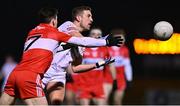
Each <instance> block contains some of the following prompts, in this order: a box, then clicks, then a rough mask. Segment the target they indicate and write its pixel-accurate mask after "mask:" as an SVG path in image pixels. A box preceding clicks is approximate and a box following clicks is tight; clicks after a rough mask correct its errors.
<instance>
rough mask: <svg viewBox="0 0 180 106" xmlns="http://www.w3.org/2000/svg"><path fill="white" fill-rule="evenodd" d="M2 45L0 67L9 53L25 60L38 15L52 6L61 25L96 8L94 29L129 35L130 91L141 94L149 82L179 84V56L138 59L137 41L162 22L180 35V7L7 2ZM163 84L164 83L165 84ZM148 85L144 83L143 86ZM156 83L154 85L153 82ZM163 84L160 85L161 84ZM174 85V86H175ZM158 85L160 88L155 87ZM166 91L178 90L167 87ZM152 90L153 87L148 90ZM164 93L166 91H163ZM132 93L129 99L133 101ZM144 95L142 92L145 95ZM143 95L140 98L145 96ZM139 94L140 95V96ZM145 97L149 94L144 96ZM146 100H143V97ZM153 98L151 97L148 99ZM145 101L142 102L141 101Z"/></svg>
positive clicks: (148, 1) (102, 0)
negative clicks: (79, 11)
mask: <svg viewBox="0 0 180 106" xmlns="http://www.w3.org/2000/svg"><path fill="white" fill-rule="evenodd" d="M1 5H2V6H1V8H2V9H1V11H2V12H1V18H2V20H1V23H2V24H1V26H2V28H1V31H2V35H1V41H0V65H2V63H3V61H4V56H5V55H6V54H7V53H12V54H13V55H14V56H15V57H16V60H17V61H19V60H20V58H21V54H22V50H23V44H24V41H25V38H26V36H27V33H28V31H29V30H30V29H32V28H33V27H34V26H36V25H37V24H38V23H37V11H38V10H39V9H40V8H41V7H45V6H49V7H55V8H58V9H59V13H60V14H59V19H60V20H59V24H61V23H63V22H64V21H66V20H71V10H72V9H73V8H74V7H76V6H81V5H88V6H90V7H92V9H93V11H92V13H93V18H94V23H93V24H94V25H95V26H100V27H101V28H102V29H103V31H104V35H106V34H108V32H109V31H110V30H111V29H112V28H115V27H121V28H124V29H125V30H126V32H127V42H126V43H127V46H128V47H129V50H130V57H131V63H132V66H133V74H134V81H133V85H134V86H135V87H136V88H135V87H134V88H133V87H131V89H130V90H132V89H133V90H134V91H135V92H137V90H139V88H141V89H143V90H145V89H146V87H144V86H142V85H143V84H144V85H146V80H148V81H149V80H150V82H151V85H152V86H154V88H155V87H159V86H161V84H162V82H164V80H167V81H169V83H173V82H174V81H176V82H177V84H178V83H179V78H180V77H179V76H180V62H179V61H180V56H179V55H178V54H177V55H137V54H136V53H135V52H134V48H133V40H134V39H135V38H145V39H149V38H152V37H153V26H154V25H155V23H156V22H158V21H162V20H164V21H168V22H170V23H171V24H172V25H173V27H174V32H177V33H178V32H180V13H179V10H180V6H179V4H178V1H173V0H168V1H165V0H4V1H1ZM162 80H163V81H162ZM143 81H144V82H143ZM153 81H154V82H153ZM158 81H159V83H158ZM171 81H172V82H171ZM155 83H157V84H156V85H153V84H155ZM164 86H165V87H164V88H167V87H170V88H172V89H174V88H177V86H175V87H173V85H170V84H167V85H166V84H165V85H164ZM147 88H149V87H147ZM161 89H163V87H162V88H161ZM133 90H132V91H131V92H132V93H131V94H127V95H130V97H129V96H128V97H129V98H131V97H132V98H133V96H136V94H134V95H132V94H133V93H134V91H133ZM143 90H141V91H143ZM141 93H142V92H141ZM141 93H140V94H141ZM140 94H139V95H140ZM142 95H145V93H142ZM141 97H142V96H141ZM148 97H149V96H148ZM141 99H142V98H141ZM135 100H136V99H134V101H133V99H125V103H137V104H138V103H149V102H145V97H144V99H142V101H141V100H137V101H135Z"/></svg>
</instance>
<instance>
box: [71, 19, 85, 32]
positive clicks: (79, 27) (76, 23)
mask: <svg viewBox="0 0 180 106" xmlns="http://www.w3.org/2000/svg"><path fill="white" fill-rule="evenodd" d="M73 23H74V25H76V28H77V30H78V31H79V32H82V31H83V28H82V27H81V26H80V23H79V22H77V21H74V22H73Z"/></svg>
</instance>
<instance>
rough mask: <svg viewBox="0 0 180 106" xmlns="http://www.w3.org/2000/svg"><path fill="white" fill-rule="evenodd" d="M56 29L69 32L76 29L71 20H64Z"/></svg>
mask: <svg viewBox="0 0 180 106" xmlns="http://www.w3.org/2000/svg"><path fill="white" fill-rule="evenodd" d="M58 30H59V31H62V32H69V31H72V30H76V26H75V25H74V23H73V22H71V21H66V22H64V23H63V24H61V25H60V26H59V27H58Z"/></svg>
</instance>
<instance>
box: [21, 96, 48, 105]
mask: <svg viewBox="0 0 180 106" xmlns="http://www.w3.org/2000/svg"><path fill="white" fill-rule="evenodd" d="M24 102H25V103H26V104H27V105H48V103H47V100H46V97H45V96H44V97H37V98H30V99H24Z"/></svg>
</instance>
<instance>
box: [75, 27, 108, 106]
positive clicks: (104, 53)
mask: <svg viewBox="0 0 180 106" xmlns="http://www.w3.org/2000/svg"><path fill="white" fill-rule="evenodd" d="M101 36H102V31H101V29H99V28H93V29H91V31H90V37H94V38H97V39H98V38H100V37H101ZM106 58H109V54H108V49H107V47H96V48H86V49H85V52H84V54H83V63H84V64H92V63H96V62H98V61H100V60H101V61H102V60H104V59H106ZM103 68H104V67H100V68H96V69H93V70H91V71H88V72H85V73H80V74H78V79H79V81H76V82H75V83H78V88H77V95H78V98H79V99H80V104H81V105H89V104H90V100H93V101H94V103H95V104H97V105H104V104H105V94H104V89H103Z"/></svg>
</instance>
